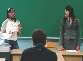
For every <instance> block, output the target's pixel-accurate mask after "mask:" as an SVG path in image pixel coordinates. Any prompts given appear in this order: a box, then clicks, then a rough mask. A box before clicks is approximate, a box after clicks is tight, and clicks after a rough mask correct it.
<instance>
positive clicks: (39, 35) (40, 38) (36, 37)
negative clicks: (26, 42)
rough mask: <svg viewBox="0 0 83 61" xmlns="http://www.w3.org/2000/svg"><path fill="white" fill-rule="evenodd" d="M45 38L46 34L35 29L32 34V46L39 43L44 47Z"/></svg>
mask: <svg viewBox="0 0 83 61" xmlns="http://www.w3.org/2000/svg"><path fill="white" fill-rule="evenodd" d="M46 38H47V37H46V33H45V32H44V31H43V30H41V29H36V30H34V31H33V33H32V41H33V42H34V45H37V44H39V43H41V44H43V45H45V44H46Z"/></svg>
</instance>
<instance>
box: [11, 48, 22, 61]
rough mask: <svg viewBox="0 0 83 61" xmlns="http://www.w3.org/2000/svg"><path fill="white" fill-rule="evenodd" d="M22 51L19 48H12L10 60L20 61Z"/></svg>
mask: <svg viewBox="0 0 83 61" xmlns="http://www.w3.org/2000/svg"><path fill="white" fill-rule="evenodd" d="M22 52H23V50H21V49H13V50H12V51H11V56H12V61H20V57H21V54H22Z"/></svg>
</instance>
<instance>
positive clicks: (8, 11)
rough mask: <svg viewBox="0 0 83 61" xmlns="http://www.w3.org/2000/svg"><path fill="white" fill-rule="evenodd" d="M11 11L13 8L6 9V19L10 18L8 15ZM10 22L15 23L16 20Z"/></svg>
mask: <svg viewBox="0 0 83 61" xmlns="http://www.w3.org/2000/svg"><path fill="white" fill-rule="evenodd" d="M12 9H14V8H8V9H7V18H10V17H9V15H8V13H10V12H11V10H12ZM14 11H15V10H14ZM12 20H14V22H16V18H13V19H12Z"/></svg>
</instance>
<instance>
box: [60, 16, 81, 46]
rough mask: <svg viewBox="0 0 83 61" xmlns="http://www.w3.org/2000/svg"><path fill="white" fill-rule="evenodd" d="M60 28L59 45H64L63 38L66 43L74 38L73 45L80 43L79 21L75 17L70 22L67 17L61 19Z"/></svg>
mask: <svg viewBox="0 0 83 61" xmlns="http://www.w3.org/2000/svg"><path fill="white" fill-rule="evenodd" d="M60 29H61V30H60V45H62V46H64V43H65V41H64V40H67V41H68V43H69V42H73V41H71V40H75V43H73V44H74V45H75V46H80V45H81V34H80V33H81V32H80V22H79V20H78V19H77V18H75V19H73V22H72V24H70V23H69V22H68V19H67V18H64V19H63V20H62V21H61V27H60ZM66 44H67V42H66ZM71 44H72V43H70V44H69V46H70V45H71Z"/></svg>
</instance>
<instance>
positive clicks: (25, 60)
mask: <svg viewBox="0 0 83 61" xmlns="http://www.w3.org/2000/svg"><path fill="white" fill-rule="evenodd" d="M27 59H28V56H27V50H24V51H23V53H22V55H21V58H20V61H27Z"/></svg>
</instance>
